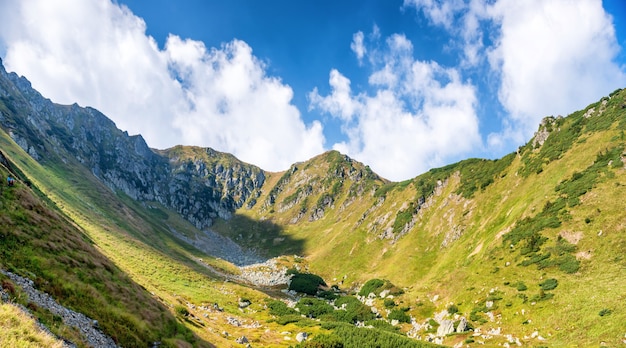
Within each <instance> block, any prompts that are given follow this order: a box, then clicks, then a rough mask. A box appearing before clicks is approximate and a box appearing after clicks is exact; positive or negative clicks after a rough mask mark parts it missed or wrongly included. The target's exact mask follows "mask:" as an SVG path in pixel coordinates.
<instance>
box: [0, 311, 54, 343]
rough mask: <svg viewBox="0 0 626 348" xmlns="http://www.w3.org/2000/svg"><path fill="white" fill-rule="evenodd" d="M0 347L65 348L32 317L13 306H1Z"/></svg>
mask: <svg viewBox="0 0 626 348" xmlns="http://www.w3.org/2000/svg"><path fill="white" fill-rule="evenodd" d="M0 345H1V346H2V347H15V348H30V347H33V348H34V347H50V348H61V347H63V346H64V345H63V341H61V340H59V339H57V338H55V337H53V336H52V335H50V334H49V333H46V332H43V331H42V330H41V329H40V328H39V327H37V324H36V323H35V320H34V319H33V318H32V317H29V316H28V315H26V314H25V313H24V312H23V311H22V310H21V309H20V308H18V307H17V306H15V305H13V304H0Z"/></svg>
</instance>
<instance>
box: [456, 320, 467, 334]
mask: <svg viewBox="0 0 626 348" xmlns="http://www.w3.org/2000/svg"><path fill="white" fill-rule="evenodd" d="M466 330H467V319H465V317H461V320H460V321H459V325H457V326H456V332H457V333H461V332H465V331H466Z"/></svg>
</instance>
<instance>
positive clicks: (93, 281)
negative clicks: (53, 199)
mask: <svg viewBox="0 0 626 348" xmlns="http://www.w3.org/2000/svg"><path fill="white" fill-rule="evenodd" d="M0 175H2V177H3V178H6V177H8V176H11V177H13V178H16V179H17V183H16V184H15V185H14V186H12V187H2V188H1V197H2V199H1V201H0V268H1V269H6V270H10V271H12V272H15V273H19V274H22V275H23V276H25V277H28V278H30V279H31V280H32V281H33V282H34V284H35V286H37V288H39V289H40V290H41V291H45V292H46V293H48V294H50V295H51V296H53V297H54V298H55V299H56V300H57V301H59V302H60V303H61V304H63V305H64V306H65V307H69V308H72V309H74V310H76V311H78V312H82V313H86V314H88V315H89V316H90V317H91V318H93V319H95V320H97V321H98V327H99V328H101V329H102V330H103V331H104V332H105V333H106V334H108V335H109V336H111V337H112V338H113V339H114V340H115V341H116V342H117V343H118V344H120V345H122V346H126V347H133V346H143V345H144V343H145V342H146V341H151V342H165V343H171V344H175V343H176V341H178V338H176V336H178V335H181V337H184V336H185V335H187V336H188V338H193V335H192V333H191V332H190V331H189V330H187V329H186V328H185V327H184V326H181V325H178V324H177V323H176V320H175V319H174V317H173V316H172V315H171V314H170V313H169V312H168V310H167V309H166V308H165V307H164V306H163V305H162V304H160V303H159V302H158V301H156V300H155V299H154V298H153V297H152V296H151V295H150V294H149V293H148V292H147V291H146V290H145V289H143V288H142V287H140V286H139V285H137V284H136V283H135V282H133V281H132V280H131V279H130V278H129V277H128V276H127V275H126V274H125V273H124V272H122V271H121V270H120V269H119V268H118V267H117V266H116V265H115V264H114V263H112V262H111V261H110V260H109V259H107V258H106V257H105V256H104V255H102V253H101V252H100V251H99V250H98V249H97V247H96V246H95V245H94V244H93V241H92V240H90V238H89V237H88V236H87V235H85V233H84V232H83V231H81V230H80V229H79V228H78V227H77V226H76V225H74V224H73V223H72V222H71V221H70V220H69V219H68V218H67V217H66V216H64V215H63V213H61V212H60V211H58V210H57V209H55V207H54V206H53V205H51V204H50V202H47V203H46V202H42V201H41V200H40V199H39V197H38V196H37V195H36V194H35V193H34V192H33V191H32V190H31V189H30V188H29V187H28V185H27V184H30V183H29V182H25V181H24V175H23V173H21V172H20V171H19V170H17V168H16V166H14V165H13V164H12V163H11V161H10V160H9V159H8V158H7V157H6V156H5V155H4V154H3V153H0ZM0 278H2V287H3V288H4V289H5V290H7V291H8V293H9V294H10V295H11V296H12V297H13V300H15V301H18V302H22V304H23V305H27V306H28V308H30V309H31V310H32V311H34V312H35V313H36V314H37V316H38V317H39V320H40V321H42V322H43V323H44V324H46V325H47V326H48V327H49V328H50V329H52V330H53V332H54V333H55V334H57V335H59V336H61V337H63V338H64V339H68V340H71V341H72V342H75V343H77V344H83V342H86V338H85V337H84V336H82V335H81V334H80V332H79V331H76V330H75V329H74V328H71V327H70V326H69V324H67V323H65V322H61V321H60V320H57V319H60V318H58V317H56V316H54V315H52V314H51V313H50V312H49V311H48V310H47V309H44V308H42V307H40V306H39V305H37V303H36V302H34V301H33V302H31V300H29V299H28V298H27V297H25V296H24V295H23V294H21V293H20V292H18V291H17V290H16V289H17V288H18V287H17V286H16V285H15V284H14V283H13V282H12V281H11V280H9V279H8V278H7V277H6V276H4V275H2V274H0Z"/></svg>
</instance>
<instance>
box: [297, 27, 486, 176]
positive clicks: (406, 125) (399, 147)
mask: <svg viewBox="0 0 626 348" xmlns="http://www.w3.org/2000/svg"><path fill="white" fill-rule="evenodd" d="M386 43H387V46H386V50H385V51H384V52H372V54H379V55H380V56H381V57H382V58H383V59H382V61H383V62H384V63H383V64H382V65H381V66H375V67H374V71H373V73H372V74H371V75H370V78H369V84H370V86H371V87H372V90H373V91H372V92H371V93H366V92H360V93H356V94H355V93H353V92H352V90H351V89H350V83H349V82H350V81H349V79H348V78H347V77H345V76H343V75H341V73H340V72H338V71H337V70H332V71H331V73H330V79H329V84H330V86H331V92H330V94H329V95H326V96H321V95H319V93H318V91H317V90H314V91H312V92H311V94H310V95H309V98H310V101H311V106H312V107H315V108H319V109H320V110H322V111H324V112H327V113H329V114H331V115H332V116H333V117H336V118H338V119H340V120H341V121H343V131H344V133H345V134H346V135H347V137H348V140H347V141H344V142H340V143H337V144H335V145H334V148H335V149H337V150H339V151H341V152H343V153H346V154H348V155H350V156H352V157H354V158H356V159H358V160H361V161H364V162H366V163H368V164H370V166H371V167H372V169H374V171H376V172H377V173H380V174H381V175H383V176H384V177H386V178H389V179H392V180H401V179H407V178H411V177H414V176H415V175H417V174H419V173H421V172H423V171H426V170H428V169H429V168H431V167H432V166H436V165H441V164H443V163H444V162H445V161H447V160H449V159H450V158H452V157H455V156H458V155H460V154H463V153H466V152H468V151H470V150H471V149H472V148H474V147H476V146H479V145H480V136H479V134H478V118H477V116H476V113H475V105H476V91H475V89H474V87H473V86H472V85H471V83H469V82H466V81H463V80H462V79H461V77H460V75H459V73H458V71H457V70H455V69H452V68H445V67H442V66H440V65H439V64H437V63H436V62H426V61H419V60H415V59H414V58H413V49H412V47H413V46H412V44H411V42H410V41H409V40H408V39H407V38H406V37H405V36H404V35H399V34H395V35H392V36H390V37H389V38H388V39H387V40H386ZM347 116H349V117H347Z"/></svg>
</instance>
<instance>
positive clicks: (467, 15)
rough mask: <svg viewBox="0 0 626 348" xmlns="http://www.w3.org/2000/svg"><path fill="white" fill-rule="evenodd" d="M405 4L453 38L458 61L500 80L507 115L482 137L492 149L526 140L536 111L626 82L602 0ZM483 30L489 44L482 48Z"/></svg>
mask: <svg viewBox="0 0 626 348" xmlns="http://www.w3.org/2000/svg"><path fill="white" fill-rule="evenodd" d="M405 6H410V7H414V8H415V9H416V10H417V11H420V12H422V13H423V14H424V15H425V16H426V17H427V18H429V20H430V21H431V22H432V23H433V24H435V25H439V26H442V27H444V28H446V29H447V30H448V31H449V33H450V34H452V35H453V37H454V36H456V37H458V38H459V42H458V45H459V46H460V47H461V51H462V52H463V55H462V57H461V59H462V64H461V66H463V67H465V68H468V67H469V68H473V67H476V66H479V65H480V64H481V63H484V64H487V67H488V69H489V70H490V73H491V74H494V75H495V76H496V77H497V79H498V80H499V84H498V85H499V86H498V99H499V101H500V103H501V105H502V107H503V108H504V110H505V112H506V115H505V117H504V119H503V123H502V131H500V132H497V133H493V134H489V135H488V143H489V144H490V145H491V146H492V147H494V148H498V147H500V146H503V145H504V144H508V143H515V144H520V143H522V142H524V141H527V140H528V138H529V137H530V135H531V134H532V132H533V131H534V130H536V128H537V126H538V124H539V122H540V120H541V119H542V118H543V117H545V116H547V115H558V114H563V115H565V114H568V113H569V112H572V111H574V110H578V109H580V108H583V107H585V106H586V105H587V104H588V103H591V102H594V101H595V100H597V99H599V98H600V97H601V96H603V95H606V94H607V93H608V92H610V91H612V90H613V89H615V88H618V87H621V86H624V84H626V73H625V71H624V67H620V66H619V65H618V64H616V63H615V57H616V56H617V54H618V52H619V49H620V47H619V45H618V44H617V41H616V38H615V32H614V27H613V23H612V19H611V17H610V16H609V15H608V14H607V13H606V12H605V11H604V9H603V8H602V2H601V0H580V1H570V0H554V1H543V0H528V1H516V0H497V1H495V2H491V1H484V0H465V1H464V2H459V1H454V2H452V3H450V4H447V3H445V2H441V1H436V0H406V1H405ZM487 31H488V32H487ZM483 36H489V38H490V40H491V41H492V42H493V44H491V46H485V45H484V42H483ZM485 58H487V60H485Z"/></svg>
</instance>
